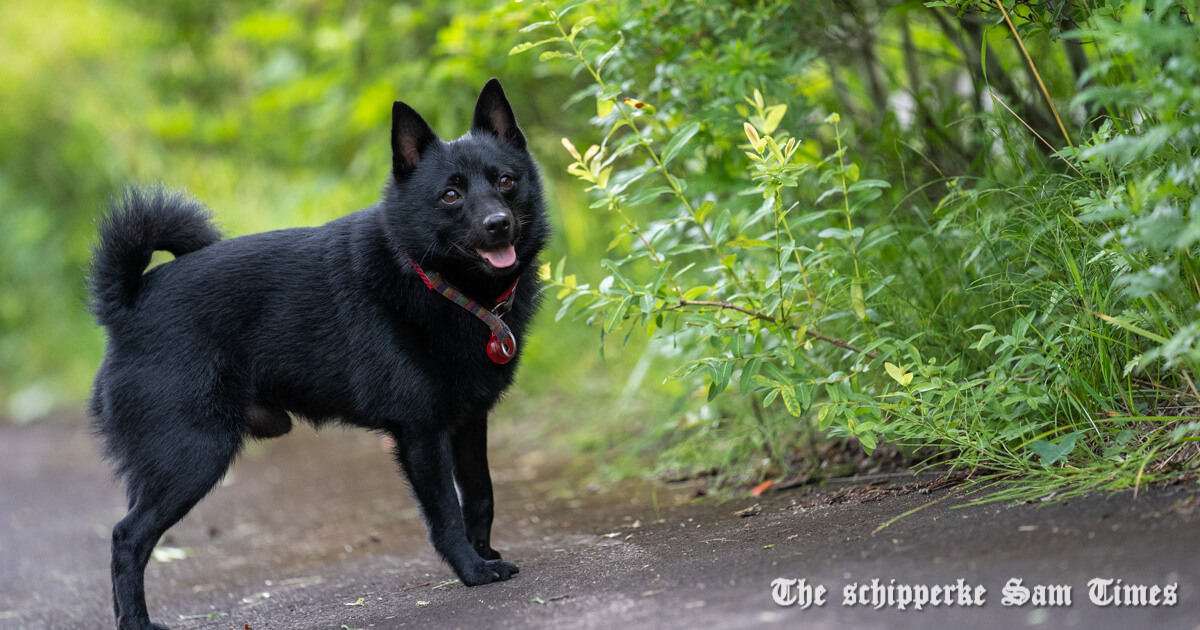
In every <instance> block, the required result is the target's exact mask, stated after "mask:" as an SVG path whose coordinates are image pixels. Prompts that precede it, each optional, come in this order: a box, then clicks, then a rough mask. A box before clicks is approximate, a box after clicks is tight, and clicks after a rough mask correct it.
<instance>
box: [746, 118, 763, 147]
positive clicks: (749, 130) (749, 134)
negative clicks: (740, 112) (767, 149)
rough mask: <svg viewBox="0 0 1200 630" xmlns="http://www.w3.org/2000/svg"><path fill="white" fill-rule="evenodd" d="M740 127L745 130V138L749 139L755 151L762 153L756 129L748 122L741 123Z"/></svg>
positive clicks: (760, 141)
mask: <svg viewBox="0 0 1200 630" xmlns="http://www.w3.org/2000/svg"><path fill="white" fill-rule="evenodd" d="M742 129H743V130H745V132H746V138H747V139H749V140H750V146H752V147H754V150H755V151H758V152H759V153H762V140H761V139H760V138H759V136H758V130H757V129H755V128H754V125H751V124H750V123H748V122H747V123H742Z"/></svg>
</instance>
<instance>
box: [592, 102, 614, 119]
mask: <svg viewBox="0 0 1200 630" xmlns="http://www.w3.org/2000/svg"><path fill="white" fill-rule="evenodd" d="M612 110H613V101H612V99H611V98H601V99H596V115H597V116H599V117H600V118H605V117H607V116H608V115H609V114H610V113H612Z"/></svg>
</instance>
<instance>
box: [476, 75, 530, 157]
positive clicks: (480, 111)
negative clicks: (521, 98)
mask: <svg viewBox="0 0 1200 630" xmlns="http://www.w3.org/2000/svg"><path fill="white" fill-rule="evenodd" d="M471 131H478V132H485V133H490V134H492V135H493V136H496V137H497V138H499V139H500V141H501V142H507V143H508V144H511V145H512V146H514V147H516V148H518V149H521V150H522V151H524V150H525V134H523V133H521V128H520V127H518V126H517V117H516V116H514V115H513V110H512V107H510V106H509V104H508V99H506V98H504V88H501V87H500V82H499V81H497V80H496V79H495V78H493V79H491V80H490V81H488V82H487V85H485V86H483V91H482V92H480V93H479V100H478V101H477V102H476V103H475V120H474V121H473V122H472V123H471Z"/></svg>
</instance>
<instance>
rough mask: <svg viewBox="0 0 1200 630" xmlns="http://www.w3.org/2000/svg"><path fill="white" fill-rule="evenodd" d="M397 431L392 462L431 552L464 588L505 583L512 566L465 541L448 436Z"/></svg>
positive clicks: (415, 431) (427, 428) (416, 430)
mask: <svg viewBox="0 0 1200 630" xmlns="http://www.w3.org/2000/svg"><path fill="white" fill-rule="evenodd" d="M422 428H424V429H425V430H424V431H422V430H419V429H413V430H401V431H397V432H396V434H395V435H394V437H395V440H396V458H397V459H398V460H399V461H400V465H401V466H402V467H403V468H404V473H405V474H406V475H407V476H408V481H409V484H410V485H411V486H412V489H413V494H415V495H416V497H417V502H418V503H420V504H421V512H422V513H423V514H424V515H425V524H426V526H427V527H428V528H429V540H430V542H432V543H433V548H434V549H436V550H437V552H438V554H440V555H441V556H442V558H443V559H444V560H445V561H446V562H447V563H448V564H449V565H450V567H451V568H452V569H454V572H455V573H457V574H458V578H459V579H460V580H462V583H463V584H466V585H467V586H476V585H479V584H487V583H489V582H495V581H497V580H507V579H508V578H510V577H512V576H513V575H514V574H516V573H517V572H518V569H517V567H516V565H514V564H512V563H509V562H505V561H504V560H500V559H498V558H497V559H490V560H489V559H484V558H483V557H481V556H480V555H479V553H477V552H476V551H475V549H474V548H473V547H472V546H471V543H470V542H468V540H467V532H466V528H465V526H464V524H463V513H462V508H461V507H460V506H459V503H458V495H457V494H456V493H455V491H454V476H453V463H452V462H453V455H452V448H451V440H450V436H449V435H447V434H446V433H445V432H443V431H437V430H430V427H429V426H428V425H426V426H425V427H422Z"/></svg>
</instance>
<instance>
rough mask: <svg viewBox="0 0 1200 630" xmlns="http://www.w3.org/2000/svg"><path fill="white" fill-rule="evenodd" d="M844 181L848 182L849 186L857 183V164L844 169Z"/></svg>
mask: <svg viewBox="0 0 1200 630" xmlns="http://www.w3.org/2000/svg"><path fill="white" fill-rule="evenodd" d="M846 181H848V182H850V183H851V184H853V183H854V182H856V181H858V165H857V164H851V165H850V166H847V167H846Z"/></svg>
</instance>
